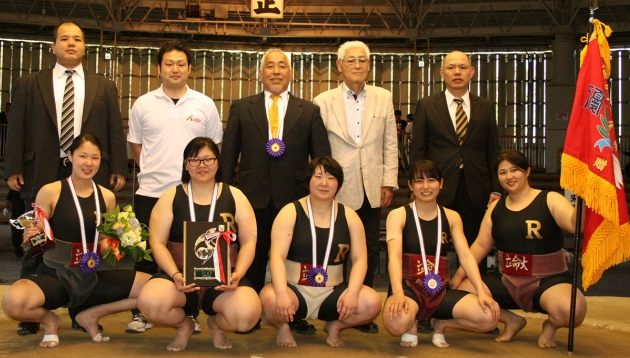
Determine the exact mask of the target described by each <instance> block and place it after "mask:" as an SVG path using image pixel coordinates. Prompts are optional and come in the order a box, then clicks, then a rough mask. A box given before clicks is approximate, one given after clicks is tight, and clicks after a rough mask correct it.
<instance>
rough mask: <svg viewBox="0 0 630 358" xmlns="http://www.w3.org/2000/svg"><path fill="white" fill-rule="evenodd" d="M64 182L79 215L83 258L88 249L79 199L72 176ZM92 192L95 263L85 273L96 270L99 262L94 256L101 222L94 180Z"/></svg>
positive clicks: (94, 252) (96, 256) (99, 205)
mask: <svg viewBox="0 0 630 358" xmlns="http://www.w3.org/2000/svg"><path fill="white" fill-rule="evenodd" d="M66 180H67V181H68V184H69V186H70V191H71V192H72V199H73V200H74V206H75V208H76V209H77V214H78V215H79V225H81V244H83V256H86V255H87V253H88V247H87V238H86V235H85V222H84V221H83V211H82V210H81V203H79V197H78V196H77V191H76V190H75V189H74V183H73V182H72V176H69V177H68V178H67V179H66ZM92 190H93V191H94V202H95V204H96V229H95V230H94V248H93V250H92V253H93V256H92V258H93V259H94V260H95V261H96V266H94V267H90V268H89V271H85V270H84V272H86V273H89V272H92V271H94V270H96V268H97V267H98V261H99V260H98V255H97V254H96V250H97V248H98V235H99V234H98V224H99V223H100V221H101V204H100V203H99V201H98V189H97V188H96V184H95V183H94V180H92ZM86 257H87V256H86ZM82 260H83V257H82ZM82 269H83V268H82Z"/></svg>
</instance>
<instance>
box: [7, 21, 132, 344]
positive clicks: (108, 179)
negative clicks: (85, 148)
mask: <svg viewBox="0 0 630 358" xmlns="http://www.w3.org/2000/svg"><path fill="white" fill-rule="evenodd" d="M53 38H54V42H53V43H52V44H51V49H52V52H53V54H54V55H55V57H56V59H57V63H56V64H55V66H54V67H53V68H51V69H47V70H41V71H38V72H35V73H32V74H29V75H26V76H24V77H20V78H18V79H17V80H16V81H15V84H14V85H13V99H12V106H11V112H10V113H9V123H8V128H7V138H10V140H9V141H8V142H7V144H6V155H5V170H4V174H5V178H6V181H7V184H8V185H9V187H10V188H11V189H13V190H15V191H19V192H20V194H21V197H22V199H23V200H24V203H25V206H26V210H30V208H31V204H32V203H33V202H34V201H35V196H36V195H37V192H38V191H39V189H40V188H41V187H42V186H44V185H45V184H48V183H50V182H53V181H55V180H59V179H62V178H66V177H68V176H69V175H70V173H71V169H72V168H71V164H70V162H69V161H68V159H67V154H66V150H67V148H68V147H69V145H70V143H72V140H73V139H74V138H75V137H77V136H79V135H80V134H83V133H90V134H93V135H95V136H96V137H97V138H99V140H100V141H101V144H102V148H103V151H102V159H101V164H100V169H99V171H98V173H97V174H96V176H95V177H94V181H95V182H96V183H97V184H100V185H102V186H105V187H108V186H110V187H112V188H113V189H114V190H116V191H118V190H120V189H121V188H122V187H123V186H124V185H125V182H126V176H127V172H128V170H127V151H126V142H125V135H124V132H123V125H122V118H121V116H120V107H119V104H118V93H117V90H116V85H115V84H114V83H113V82H112V81H110V80H108V79H106V78H105V77H103V76H101V75H97V74H94V73H91V72H89V71H86V70H85V69H84V68H83V65H82V59H83V56H84V54H85V37H84V33H83V30H82V29H81V27H80V26H79V25H77V24H76V23H74V22H72V21H64V22H62V23H61V24H59V25H58V26H57V27H55V29H54V30H53ZM41 261H42V257H41V256H39V257H32V256H31V255H30V251H27V252H26V253H25V255H24V258H23V261H22V272H21V274H20V277H25V276H28V275H30V274H34V273H35V270H36V269H37V266H38V265H39V263H41ZM71 316H73V314H72V313H71ZM38 326H39V324H37V323H20V325H19V326H18V332H17V333H18V334H19V335H28V334H34V333H36V332H37V330H38Z"/></svg>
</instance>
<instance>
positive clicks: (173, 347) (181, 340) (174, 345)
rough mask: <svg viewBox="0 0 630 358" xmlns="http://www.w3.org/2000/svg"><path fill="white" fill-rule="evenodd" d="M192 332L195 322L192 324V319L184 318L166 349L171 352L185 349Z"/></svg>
mask: <svg viewBox="0 0 630 358" xmlns="http://www.w3.org/2000/svg"><path fill="white" fill-rule="evenodd" d="M194 330H195V322H193V320H192V319H190V318H188V317H186V319H185V320H184V324H183V325H182V327H177V335H176V336H175V339H173V341H172V342H171V344H169V345H168V347H166V349H167V350H169V351H173V352H179V351H183V350H184V349H186V346H187V345H188V341H189V340H190V337H191V336H192V334H193V331H194Z"/></svg>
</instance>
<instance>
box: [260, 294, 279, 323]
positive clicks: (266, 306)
mask: <svg viewBox="0 0 630 358" xmlns="http://www.w3.org/2000/svg"><path fill="white" fill-rule="evenodd" d="M260 303H261V305H262V317H263V318H264V319H265V320H268V319H270V318H272V317H274V316H275V315H276V294H275V292H274V291H273V288H269V287H265V288H263V290H262V291H261V292H260Z"/></svg>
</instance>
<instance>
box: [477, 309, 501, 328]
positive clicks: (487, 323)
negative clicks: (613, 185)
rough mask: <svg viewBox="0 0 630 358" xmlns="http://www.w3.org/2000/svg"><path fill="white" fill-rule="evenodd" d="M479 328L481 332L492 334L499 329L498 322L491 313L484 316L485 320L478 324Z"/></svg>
mask: <svg viewBox="0 0 630 358" xmlns="http://www.w3.org/2000/svg"><path fill="white" fill-rule="evenodd" d="M477 327H478V329H479V332H490V331H492V330H494V329H495V328H497V321H495V320H494V318H492V315H491V314H490V312H488V313H487V314H484V315H483V319H481V320H480V321H479V322H477Z"/></svg>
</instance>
